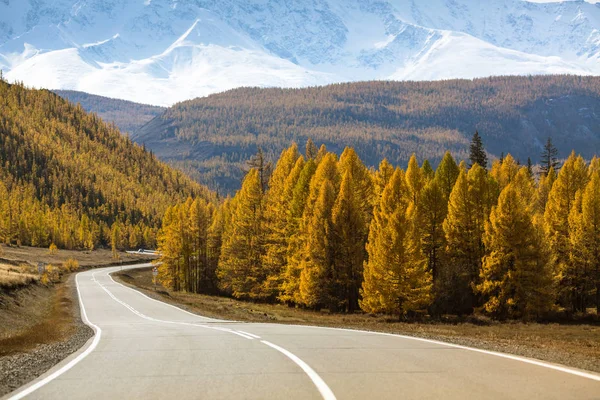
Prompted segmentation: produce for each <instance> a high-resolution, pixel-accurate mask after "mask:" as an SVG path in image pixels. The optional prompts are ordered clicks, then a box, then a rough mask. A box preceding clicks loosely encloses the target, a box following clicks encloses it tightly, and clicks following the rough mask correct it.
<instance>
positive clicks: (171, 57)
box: [0, 0, 600, 105]
mask: <svg viewBox="0 0 600 400" xmlns="http://www.w3.org/2000/svg"><path fill="white" fill-rule="evenodd" d="M0 69H2V70H3V71H4V73H5V75H6V77H7V79H8V80H10V81H23V82H25V83H26V84H27V85H30V86H35V87H45V88H50V89H72V90H80V91H85V92H89V93H94V94H99V95H103V96H108V97H115V98H122V99H126V100H132V101H137V102H141V103H149V104H157V105H170V104H173V103H174V102H177V101H181V100H185V99H189V98H193V97H197V96H205V95H208V94H211V93H215V92H220V91H224V90H227V89H231V88H234V87H239V86H264V87H267V86H281V87H302V86H311V85H320V84H327V83H333V82H345V81H356V80H372V79H395V80H404V79H410V80H422V79H428V80H429V79H446V78H474V77H482V76H489V75H500V74H502V75H509V74H546V73H569V74H582V75H600V4H592V3H588V2H584V1H567V2H562V3H537V2H536V3H533V2H527V1H523V0H0Z"/></svg>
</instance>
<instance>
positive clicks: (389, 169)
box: [373, 158, 394, 205]
mask: <svg viewBox="0 0 600 400" xmlns="http://www.w3.org/2000/svg"><path fill="white" fill-rule="evenodd" d="M392 175H394V167H393V166H392V164H390V163H389V162H388V160H387V159H385V158H384V159H383V160H382V161H381V163H379V169H378V170H377V172H375V178H374V184H375V196H374V200H373V202H374V205H377V204H379V199H380V198H381V195H382V194H383V190H384V189H385V187H386V186H387V184H388V182H389V181H390V179H392Z"/></svg>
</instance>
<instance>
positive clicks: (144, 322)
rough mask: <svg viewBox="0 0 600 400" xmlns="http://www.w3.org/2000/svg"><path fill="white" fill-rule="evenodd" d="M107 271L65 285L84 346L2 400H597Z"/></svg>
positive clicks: (514, 360)
mask: <svg viewBox="0 0 600 400" xmlns="http://www.w3.org/2000/svg"><path fill="white" fill-rule="evenodd" d="M143 266H147V265H138V266H130V267H124V268H140V267H143ZM118 269H119V268H115V267H111V268H103V269H96V270H91V271H86V272H81V273H79V274H78V275H77V277H76V280H77V286H78V291H79V296H80V302H81V305H82V307H81V308H82V317H83V319H84V321H86V322H87V323H88V324H90V325H91V326H92V327H93V328H94V330H95V331H96V335H95V336H94V338H92V339H90V341H89V342H88V343H87V344H86V345H85V346H84V348H82V349H81V350H80V351H79V352H77V353H76V354H74V355H72V356H71V357H69V358H68V359H67V360H65V361H63V362H62V363H60V364H59V365H57V366H56V367H54V368H53V369H52V370H50V371H48V372H47V373H46V374H44V375H43V376H41V377H40V378H38V379H37V380H35V381H34V382H31V383H30V384H28V385H26V386H24V387H22V388H20V389H19V390H17V391H15V392H13V393H12V394H9V395H8V396H7V398H10V399H20V398H23V397H26V398H32V399H167V398H173V399H286V400H291V399H319V398H323V399H335V398H337V399H472V398H481V399H544V400H548V399H578V400H583V399H600V375H598V374H594V373H590V372H585V371H580V370H575V369H570V368H566V367H562V366H558V365H555V364H548V363H543V362H540V361H536V360H531V359H525V358H520V357H516V356H509V355H504V354H500V353H492V352H487V351H483V350H476V349H470V348H465V347H462V346H456V345H449V344H445V343H441V342H436V341H430V340H425V339H417V338H410V337H404V336H399V335H390V334H379V333H372V332H363V331H353V330H343V329H332V328H318V327H308V326H290V325H280V324H258V323H238V322H230V321H222V320H215V319H210V318H205V317H201V316H197V315H194V314H190V313H188V312H186V311H183V310H181V309H179V308H177V307H174V306H171V305H168V304H165V303H163V302H160V301H157V300H153V299H151V298H149V297H147V296H145V295H144V294H142V293H140V292H138V291H136V290H134V289H131V288H129V287H126V286H124V285H121V284H120V283H117V282H115V281H114V280H113V279H112V277H111V276H110V273H111V272H114V271H116V270H118Z"/></svg>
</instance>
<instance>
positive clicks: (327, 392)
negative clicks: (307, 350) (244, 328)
mask: <svg viewBox="0 0 600 400" xmlns="http://www.w3.org/2000/svg"><path fill="white" fill-rule="evenodd" d="M260 342H261V343H263V344H266V345H267V346H269V347H271V348H273V349H275V350H277V351H279V352H280V353H282V354H284V355H285V356H286V357H287V358H289V359H290V360H292V361H293V362H295V363H296V364H297V365H298V366H299V367H300V368H302V370H303V371H304V372H305V373H306V375H308V377H309V378H310V380H311V381H313V383H314V384H315V386H316V387H317V389H318V390H319V393H321V396H323V399H325V400H336V398H335V395H334V394H333V392H332V391H331V389H330V388H329V386H327V384H326V383H325V381H324V380H323V379H321V377H320V376H319V374H317V373H316V372H315V370H314V369H312V368H311V367H310V366H309V365H308V364H306V363H305V362H304V361H302V360H301V359H300V358H298V357H297V356H296V355H295V354H293V353H290V352H289V351H287V350H286V349H284V348H282V347H279V346H277V345H276V344H273V343H271V342H267V341H266V340H261V341H260Z"/></svg>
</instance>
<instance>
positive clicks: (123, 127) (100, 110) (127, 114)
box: [54, 90, 165, 133]
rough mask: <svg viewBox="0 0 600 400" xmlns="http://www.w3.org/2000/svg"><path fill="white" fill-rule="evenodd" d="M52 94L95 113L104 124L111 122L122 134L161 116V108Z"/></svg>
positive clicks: (75, 94)
mask: <svg viewBox="0 0 600 400" xmlns="http://www.w3.org/2000/svg"><path fill="white" fill-rule="evenodd" d="M54 93H56V94H57V95H59V96H60V97H62V98H63V99H67V100H69V101H70V102H71V103H73V104H78V103H79V104H81V107H83V109H84V110H85V111H88V112H95V113H96V114H98V116H99V117H100V118H102V120H103V121H105V122H108V123H110V122H113V123H114V124H115V125H116V126H117V128H119V130H120V131H121V132H122V133H133V132H135V131H137V130H138V129H139V128H141V127H142V126H143V125H145V124H146V123H147V122H149V121H150V120H151V119H152V118H154V117H157V116H159V115H160V114H162V113H163V112H164V111H165V109H164V108H163V107H156V106H150V105H146V104H139V103H133V102H131V101H126V100H119V99H111V98H108V97H102V96H95V95H93V94H89V93H84V92H76V91H72V90H55V91H54Z"/></svg>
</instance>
